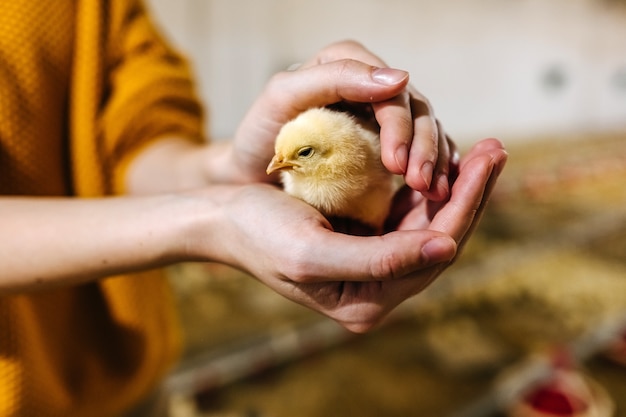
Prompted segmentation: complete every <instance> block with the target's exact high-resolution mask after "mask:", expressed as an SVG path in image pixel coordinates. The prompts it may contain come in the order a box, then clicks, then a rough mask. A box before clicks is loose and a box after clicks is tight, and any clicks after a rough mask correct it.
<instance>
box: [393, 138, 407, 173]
mask: <svg viewBox="0 0 626 417" xmlns="http://www.w3.org/2000/svg"><path fill="white" fill-rule="evenodd" d="M395 158H396V164H397V165H398V168H399V169H400V171H401V172H402V173H403V174H406V166H407V164H408V163H409V150H408V149H407V147H406V145H401V146H399V147H398V149H396V154H395Z"/></svg>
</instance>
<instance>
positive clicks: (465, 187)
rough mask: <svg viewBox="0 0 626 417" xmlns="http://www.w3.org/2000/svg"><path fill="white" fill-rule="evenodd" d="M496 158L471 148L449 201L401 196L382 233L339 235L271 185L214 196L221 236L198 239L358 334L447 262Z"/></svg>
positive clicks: (472, 218) (480, 203) (469, 224)
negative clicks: (219, 203) (220, 198)
mask: <svg viewBox="0 0 626 417" xmlns="http://www.w3.org/2000/svg"><path fill="white" fill-rule="evenodd" d="M505 161H506V152H505V151H504V149H503V148H502V145H501V144H500V142H498V141H497V140H494V139H491V140H485V141H482V142H480V143H478V144H477V145H476V146H474V147H473V148H472V150H471V151H470V152H469V153H468V154H467V156H465V157H464V158H463V159H462V160H461V161H460V166H459V172H458V178H457V179H456V181H455V182H454V184H453V186H452V191H451V194H450V199H449V200H448V201H446V202H445V203H435V202H433V201H432V200H429V199H427V198H425V197H424V196H422V195H421V194H420V193H418V192H414V191H413V192H409V193H407V194H406V195H405V196H404V198H402V199H401V201H400V203H401V204H398V206H397V207H396V209H395V210H394V217H393V218H392V219H391V220H392V223H393V226H392V228H391V229H390V230H389V231H388V233H386V234H384V235H382V236H365V237H362V236H354V235H350V234H344V233H338V232H336V231H334V230H333V226H332V225H331V223H330V222H329V221H328V220H327V219H326V218H324V217H323V216H322V215H321V214H320V213H319V212H318V211H316V210H315V209H313V208H312V207H310V206H309V205H307V204H306V203H304V202H302V201H300V200H298V199H295V198H292V197H290V196H288V195H287V194H285V193H283V192H282V191H280V190H277V189H275V188H274V187H272V186H269V185H249V186H244V187H236V188H235V191H231V192H229V193H225V194H224V195H225V197H223V201H222V206H223V207H222V210H220V211H221V212H222V213H223V214H222V216H223V218H221V219H220V221H219V222H217V223H218V224H219V227H220V229H221V230H218V231H217V234H216V236H221V237H222V238H221V239H220V240H218V241H216V240H215V239H210V240H209V239H206V241H205V244H207V245H209V246H210V247H208V248H205V249H206V251H207V252H208V253H213V254H214V255H215V259H214V260H217V261H220V262H223V263H227V264H230V265H233V266H235V267H237V268H240V269H243V270H246V271H248V272H249V273H251V274H252V275H253V276H255V277H257V278H258V279H259V280H260V281H262V282H264V283H265V284H266V285H268V286H269V287H271V288H272V289H274V290H275V291H277V292H278V293H280V294H282V295H283V296H285V297H287V298H289V299H291V300H293V301H295V302H298V303H300V304H303V305H306V306H308V307H310V308H312V309H313V310H316V311H318V312H320V313H322V314H325V315H327V316H329V317H331V318H333V319H334V320H336V321H337V322H339V323H341V324H342V325H343V326H345V327H346V328H347V329H349V330H352V331H355V332H364V331H367V330H369V329H371V328H372V327H373V326H375V325H376V324H377V323H378V322H379V321H380V320H382V319H383V318H384V317H385V316H386V315H387V314H388V313H389V312H390V311H391V310H392V309H394V308H395V307H396V306H397V305H398V304H400V303H401V302H402V301H404V300H406V299H407V298H409V297H411V296H413V295H415V294H417V293H419V292H420V291H422V290H423V289H424V288H426V287H427V286H428V285H429V284H430V283H431V282H432V281H433V280H434V279H435V278H437V277H438V276H439V275H440V274H441V272H442V271H443V270H445V269H446V267H448V266H449V265H450V264H451V263H452V262H453V261H454V259H455V257H456V256H458V253H459V252H460V249H461V248H462V246H463V245H464V244H465V242H466V241H467V240H468V239H469V237H470V236H471V234H472V232H473V230H474V229H475V227H476V226H477V225H478V222H479V220H480V217H481V215H482V213H483V210H484V208H485V204H486V202H487V200H488V198H489V195H490V193H491V190H492V189H493V186H494V184H495V181H496V179H497V177H498V175H499V174H500V172H501V170H502V168H503V167H504V164H505ZM251 208H253V209H251Z"/></svg>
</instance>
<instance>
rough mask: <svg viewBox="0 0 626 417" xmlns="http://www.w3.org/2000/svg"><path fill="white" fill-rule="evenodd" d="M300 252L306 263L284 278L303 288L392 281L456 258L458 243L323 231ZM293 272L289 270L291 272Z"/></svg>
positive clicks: (427, 235)
mask: <svg viewBox="0 0 626 417" xmlns="http://www.w3.org/2000/svg"><path fill="white" fill-rule="evenodd" d="M304 241H308V242H309V243H312V244H309V245H306V246H307V247H306V248H300V253H301V255H302V259H300V261H296V262H295V263H292V270H287V271H285V272H284V275H285V276H286V277H287V278H288V279H290V280H292V281H295V282H297V283H299V284H310V283H315V282H331V281H388V280H392V279H397V278H401V277H404V276H406V275H407V274H409V273H412V272H415V271H417V270H420V269H423V268H425V267H428V266H431V265H434V264H438V263H441V262H447V261H449V260H451V259H453V258H454V255H455V253H456V242H455V241H454V240H453V239H452V238H450V237H449V236H447V235H445V234H443V233H439V232H437V231H433V230H412V231H398V232H392V233H389V234H386V235H383V236H367V237H360V236H351V235H345V234H342V233H335V232H332V231H329V230H323V231H322V233H319V234H318V235H317V238H316V239H302V240H301V241H300V242H304ZM288 269H289V268H288Z"/></svg>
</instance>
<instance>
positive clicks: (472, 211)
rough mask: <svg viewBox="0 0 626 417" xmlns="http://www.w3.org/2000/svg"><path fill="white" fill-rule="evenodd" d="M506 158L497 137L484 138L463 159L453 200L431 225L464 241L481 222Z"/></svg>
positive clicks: (457, 239)
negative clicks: (494, 139) (495, 138)
mask: <svg viewBox="0 0 626 417" xmlns="http://www.w3.org/2000/svg"><path fill="white" fill-rule="evenodd" d="M505 161H506V152H505V151H504V149H503V148H502V146H501V144H500V142H498V141H482V142H481V143H479V144H478V145H476V146H475V147H474V148H473V149H472V150H471V151H470V152H469V153H468V156H467V157H466V158H464V159H463V161H462V162H461V168H460V171H459V176H458V178H457V180H456V182H455V183H454V185H453V187H452V192H451V197H450V200H449V201H448V202H447V203H446V204H445V205H444V206H443V207H442V208H441V210H440V211H439V212H438V213H437V214H436V215H435V217H434V218H433V221H432V223H431V226H430V228H431V229H432V230H438V231H441V232H444V233H447V234H449V235H450V236H452V237H453V238H454V240H455V241H456V242H457V243H459V244H461V243H462V242H464V239H465V237H466V236H469V234H470V233H469V232H471V231H472V230H473V228H474V227H475V226H476V225H477V224H478V221H479V220H480V216H481V214H482V210H484V207H485V204H486V202H487V199H488V197H489V194H490V192H491V190H492V188H493V185H494V184H495V180H496V179H497V177H498V175H499V174H500V172H501V170H502V168H503V166H504V163H505Z"/></svg>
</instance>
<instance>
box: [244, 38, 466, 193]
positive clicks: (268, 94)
mask: <svg viewBox="0 0 626 417" xmlns="http://www.w3.org/2000/svg"><path fill="white" fill-rule="evenodd" d="M408 79H409V74H408V73H407V72H405V71H402V70H398V69H392V68H388V67H387V65H386V64H385V63H384V62H383V61H382V60H380V59H379V58H378V57H377V56H375V55H374V54H372V53H371V52H370V51H368V50H367V49H365V48H364V47H363V46H362V45H360V44H358V43H356V42H351V41H345V42H338V43H335V44H332V45H330V46H328V47H327V48H325V49H323V50H322V51H320V52H319V53H318V54H317V55H316V56H315V57H313V58H312V59H311V60H310V61H308V62H306V63H304V64H303V65H302V66H300V67H299V68H298V69H297V70H295V71H283V72H280V73H278V74H276V75H274V76H273V77H272V79H271V80H270V81H269V83H268V84H267V86H266V88H265V89H264V91H263V93H262V94H261V96H260V97H259V98H258V99H257V100H256V102H255V103H254V104H253V105H252V107H251V108H250V110H249V111H248V113H247V114H246V116H245V118H244V119H243V121H242V123H241V124H240V125H239V128H238V129H237V132H236V134H235V138H234V142H233V148H232V160H233V167H235V171H236V172H237V176H238V177H239V182H248V181H265V182H267V181H271V180H276V178H275V177H274V178H268V177H267V176H266V174H265V168H266V167H267V164H268V161H269V160H270V159H271V157H272V155H273V154H274V140H275V138H276V135H277V134H278V132H279V130H280V128H281V127H282V126H283V125H284V124H285V123H286V122H288V121H289V120H291V119H293V118H294V117H296V116H297V115H298V114H299V113H301V112H303V111H305V110H307V109H308V108H311V107H321V106H328V105H332V104H335V103H338V102H348V103H352V104H354V103H357V104H362V105H363V106H364V107H367V109H368V110H370V111H372V112H373V114H374V116H375V117H376V120H377V122H378V123H379V125H380V127H381V148H382V152H381V158H382V161H383V163H384V164H385V166H386V167H387V169H389V171H391V172H393V173H395V174H403V175H405V179H406V182H407V184H408V185H409V186H410V187H412V188H413V189H414V190H417V191H420V192H422V193H423V194H424V195H425V196H427V197H428V198H430V199H431V200H436V201H442V200H444V199H445V198H447V196H448V194H449V183H448V174H449V171H450V169H454V166H455V164H456V163H457V162H458V160H457V159H456V157H455V155H456V149H455V147H454V144H453V143H452V141H450V140H449V138H448V137H447V136H446V134H445V132H443V129H442V128H441V126H440V125H439V124H438V123H437V120H436V119H435V117H434V114H433V109H432V107H431V105H430V103H429V102H428V100H427V99H426V98H425V97H424V96H423V95H421V94H420V93H419V92H418V91H417V90H416V89H415V88H413V87H412V86H410V85H408Z"/></svg>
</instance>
